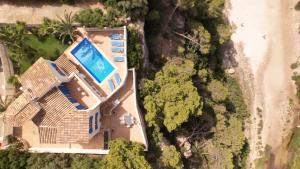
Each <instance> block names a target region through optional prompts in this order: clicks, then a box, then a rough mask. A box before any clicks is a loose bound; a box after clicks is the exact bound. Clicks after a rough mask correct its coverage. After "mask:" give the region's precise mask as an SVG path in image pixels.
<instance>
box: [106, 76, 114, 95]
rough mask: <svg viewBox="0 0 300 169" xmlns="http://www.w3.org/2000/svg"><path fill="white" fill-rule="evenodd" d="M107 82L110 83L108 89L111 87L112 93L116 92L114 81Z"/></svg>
mask: <svg viewBox="0 0 300 169" xmlns="http://www.w3.org/2000/svg"><path fill="white" fill-rule="evenodd" d="M107 82H108V87H109V90H110V92H113V91H114V90H115V86H114V83H113V81H112V80H111V79H108V80H107Z"/></svg>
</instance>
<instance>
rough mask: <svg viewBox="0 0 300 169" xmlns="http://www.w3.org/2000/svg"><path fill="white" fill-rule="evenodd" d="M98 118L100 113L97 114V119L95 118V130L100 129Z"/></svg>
mask: <svg viewBox="0 0 300 169" xmlns="http://www.w3.org/2000/svg"><path fill="white" fill-rule="evenodd" d="M98 116H99V112H97V113H96V117H95V130H97V129H98Z"/></svg>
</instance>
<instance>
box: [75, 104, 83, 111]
mask: <svg viewBox="0 0 300 169" xmlns="http://www.w3.org/2000/svg"><path fill="white" fill-rule="evenodd" d="M76 108H77V109H78V110H83V109H84V106H83V105H81V104H79V105H78V106H76Z"/></svg>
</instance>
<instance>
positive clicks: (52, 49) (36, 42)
mask: <svg viewBox="0 0 300 169" xmlns="http://www.w3.org/2000/svg"><path fill="white" fill-rule="evenodd" d="M24 43H25V45H28V46H30V47H31V48H33V49H35V50H36V51H37V55H40V56H42V57H44V58H45V59H49V60H55V59H56V58H57V57H58V56H59V55H60V54H62V53H63V52H64V50H65V49H66V48H67V47H68V45H65V44H62V43H61V41H60V40H58V39H57V38H55V37H54V36H47V37H44V38H43V39H39V38H38V37H37V36H35V35H32V34H31V35H27V36H26V37H25V42H24ZM40 56H38V57H40Z"/></svg>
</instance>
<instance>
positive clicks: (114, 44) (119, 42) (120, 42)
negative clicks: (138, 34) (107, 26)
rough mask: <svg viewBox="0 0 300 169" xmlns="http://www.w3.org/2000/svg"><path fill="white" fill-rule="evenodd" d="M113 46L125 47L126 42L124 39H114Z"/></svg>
mask: <svg viewBox="0 0 300 169" xmlns="http://www.w3.org/2000/svg"><path fill="white" fill-rule="evenodd" d="M111 46H115V47H123V46H124V42H123V41H112V42H111Z"/></svg>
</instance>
